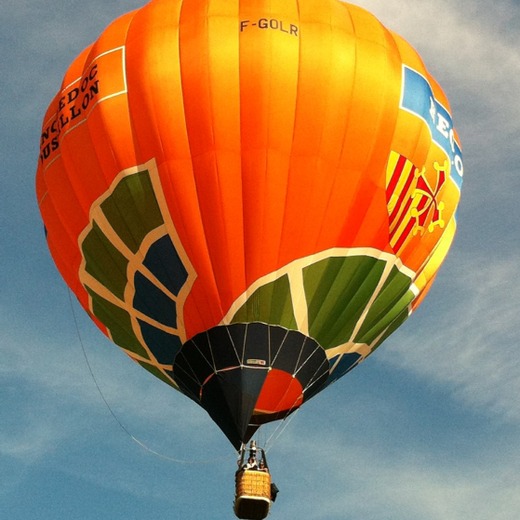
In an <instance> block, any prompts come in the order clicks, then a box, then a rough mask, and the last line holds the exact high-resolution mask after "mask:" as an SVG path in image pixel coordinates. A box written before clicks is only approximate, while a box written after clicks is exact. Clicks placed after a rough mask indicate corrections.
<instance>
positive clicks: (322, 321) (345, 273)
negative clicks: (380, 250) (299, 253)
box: [303, 256, 386, 349]
mask: <svg viewBox="0 0 520 520" xmlns="http://www.w3.org/2000/svg"><path fill="white" fill-rule="evenodd" d="M385 265H386V262H384V261H382V260H378V259H376V258H372V257H368V256H350V257H332V258H327V259H325V260H322V261H320V262H317V263H316V264H314V265H311V266H308V267H307V268H305V269H304V274H303V280H304V285H305V293H306V297H307V301H308V302H309V303H308V305H309V333H310V336H311V337H313V338H315V339H316V340H317V341H318V342H319V343H320V345H322V346H323V348H325V349H327V348H331V347H335V346H338V345H341V344H343V343H345V342H347V341H349V340H350V339H351V338H352V336H353V335H354V332H355V329H356V327H357V326H358V322H359V320H360V318H361V316H362V314H363V312H364V311H365V308H366V306H367V305H368V304H369V302H370V300H371V299H372V297H373V294H374V291H375V290H376V287H377V286H378V284H379V281H380V279H381V276H382V274H383V271H384V268H385Z"/></svg>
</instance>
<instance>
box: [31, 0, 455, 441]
mask: <svg viewBox="0 0 520 520" xmlns="http://www.w3.org/2000/svg"><path fill="white" fill-rule="evenodd" d="M462 175H463V166H462V154H461V149H460V143H459V139H458V137H457V134H456V132H455V129H454V127H453V123H452V117H451V113H450V108H449V104H448V101H447V99H446V97H445V95H444V93H443V91H442V90H441V88H440V87H439V86H438V85H437V83H436V81H435V80H434V79H433V78H432V77H431V75H430V74H429V73H428V71H427V70H426V69H425V66H424V65H423V63H422V61H421V59H420V57H419V56H418V55H417V53H416V52H415V51H414V50H413V49H412V48H411V47H410V46H409V45H408V44H407V43H406V42H405V41H404V40H403V39H401V38H400V37H399V36H397V35H396V34H394V33H393V32H391V31H389V30H387V29H386V28H385V27H383V25H381V23H380V22H379V21H378V20H377V19H376V18H375V17H373V16H372V15H371V14H369V13H368V12H366V11H364V10H362V9H361V8H359V7H356V6H353V5H349V4H345V3H342V2H339V1H337V0H319V1H317V0H299V1H296V0H272V1H269V2H266V1H253V0H250V1H246V0H240V1H239V0H204V1H203V0H184V1H182V0H152V1H151V2H150V3H148V4H147V5H145V6H144V7H143V8H141V9H139V10H136V11H134V12H131V13H128V14H126V15H124V16H122V17H121V18H119V19H118V20H116V21H115V22H113V23H112V24H111V25H110V26H109V27H108V28H107V29H106V30H105V31H104V32H103V33H102V35H101V36H100V38H99V39H98V40H97V41H96V42H95V43H93V44H92V45H91V46H90V47H88V48H87V49H85V50H84V51H83V52H82V53H81V54H80V55H79V56H78V57H77V58H76V59H75V61H74V62H73V63H72V65H71V66H70V68H69V70H68V71H67V72H66V74H65V77H64V79H63V83H62V86H61V88H60V90H59V92H58V93H57V95H56V97H55V98H54V99H53V101H52V103H51V105H50V107H49V109H48V111H47V113H46V116H45V118H44V122H43V128H42V136H41V148H40V157H39V163H38V171H37V177H36V185H37V197H38V203H39V206H40V210H41V214H42V217H43V220H44V223H45V227H46V232H47V240H48V244H49V248H50V251H51V254H52V256H53V259H54V261H55V263H56V265H57V267H58V269H59V271H60V272H61V274H62V276H63V277H64V279H65V280H66V282H67V284H68V285H69V286H70V287H71V289H72V290H73V291H74V293H75V294H76V296H77V297H78V299H79V301H80V302H81V304H82V306H83V307H84V308H85V310H86V311H87V312H88V313H89V314H90V315H91V316H92V318H93V319H94V320H95V322H96V324H97V325H98V326H99V328H100V329H101V330H102V331H103V332H104V333H105V334H106V335H107V336H108V337H109V338H110V339H111V340H112V341H113V342H114V343H116V344H117V345H118V346H119V347H121V348H122V349H124V351H125V352H126V353H127V354H128V355H129V356H130V357H131V358H132V359H134V360H135V361H136V362H137V363H139V364H140V365H142V366H143V367H144V368H146V369H147V370H149V371H150V372H151V373H153V374H154V375H155V376H157V377H159V378H160V379H162V380H164V381H165V382H167V383H169V384H170V385H172V386H173V387H175V388H176V389H178V390H180V391H182V392H183V393H185V394H186V395H187V396H189V397H190V398H191V399H193V400H194V401H195V402H197V403H198V404H200V405H201V406H203V407H204V408H205V409H206V410H207V411H208V413H209V414H210V415H211V417H212V418H213V419H214V421H215V422H216V423H217V424H218V425H219V426H220V428H221V429H222V430H223V432H224V433H225V434H226V435H227V437H228V438H229V440H230V441H231V442H232V443H233V444H234V445H235V446H239V445H240V443H241V442H246V441H247V440H248V439H249V438H250V437H251V435H252V434H253V433H254V431H255V430H256V429H257V428H258V426H259V425H261V424H263V423H265V422H268V421H272V420H275V419H279V418H283V417H285V416H286V415H287V414H288V413H291V412H292V411H294V410H295V409H297V408H298V407H299V406H300V405H301V404H302V403H303V402H305V401H306V400H308V399H309V398H310V397H312V396H313V395H314V394H316V393H317V392H318V391H320V390H322V389H323V388H325V387H326V386H327V385H328V384H330V383H331V382H332V381H334V380H336V379H338V378H339V377H341V376H342V375H344V374H345V373H347V372H348V371H349V370H351V369H352V368H353V367H355V366H356V365H357V364H359V363H360V362H361V361H362V360H363V359H365V358H366V357H367V356H368V355H370V354H371V353H372V352H373V351H374V350H375V349H376V348H377V347H378V346H379V345H380V344H381V343H382V342H383V341H384V340H385V339H386V338H387V337H388V336H389V335H390V334H391V333H392V332H393V331H394V330H395V329H396V328H397V327H399V325H401V324H402V323H403V322H404V321H405V320H406V318H407V317H408V316H409V315H410V314H411V313H412V312H413V310H414V309H415V308H416V307H417V306H418V304H419V303H420V302H421V301H422V298H423V297H424V295H425V294H426V292H427V291H428V289H429V288H430V286H431V283H432V281H433V279H434V277H435V274H436V272H437V270H438V268H439V267H440V265H441V263H442V261H443V260H444V258H445V256H446V254H447V252H448V249H449V247H450V245H451V243H452V240H453V237H454V234H455V229H456V207H457V204H458V200H459V197H460V188H461V184H462Z"/></svg>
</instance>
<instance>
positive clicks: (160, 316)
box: [133, 272, 177, 327]
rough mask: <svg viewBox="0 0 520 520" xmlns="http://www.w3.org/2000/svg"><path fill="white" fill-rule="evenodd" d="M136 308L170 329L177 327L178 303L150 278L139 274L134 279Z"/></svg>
mask: <svg viewBox="0 0 520 520" xmlns="http://www.w3.org/2000/svg"><path fill="white" fill-rule="evenodd" d="M134 286H135V296H134V302H133V305H134V308H135V309H136V310H138V311H140V312H142V313H143V314H146V316H149V317H150V318H152V319H153V320H155V321H158V322H159V323H161V324H163V325H166V326H168V327H177V308H176V302H175V301H174V300H172V299H171V298H170V297H169V296H168V295H166V294H164V293H163V292H162V291H161V289H159V287H157V286H156V285H154V284H153V283H152V282H151V281H150V280H148V278H145V277H144V276H143V275H142V274H141V273H139V272H137V273H136V274H135V278H134Z"/></svg>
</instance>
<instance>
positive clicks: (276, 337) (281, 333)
mask: <svg viewBox="0 0 520 520" xmlns="http://www.w3.org/2000/svg"><path fill="white" fill-rule="evenodd" d="M288 334H289V331H288V330H287V329H284V328H282V327H269V356H270V360H269V361H270V363H272V362H273V360H274V359H275V358H276V356H277V354H278V352H279V350H280V349H281V348H282V345H283V342H284V341H285V339H286V337H287V335H288Z"/></svg>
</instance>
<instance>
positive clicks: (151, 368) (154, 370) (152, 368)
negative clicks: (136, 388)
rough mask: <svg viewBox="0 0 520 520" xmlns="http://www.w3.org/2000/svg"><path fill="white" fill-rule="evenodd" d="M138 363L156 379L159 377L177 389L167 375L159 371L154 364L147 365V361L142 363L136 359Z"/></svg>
mask: <svg viewBox="0 0 520 520" xmlns="http://www.w3.org/2000/svg"><path fill="white" fill-rule="evenodd" d="M138 363H139V364H140V365H141V366H142V367H143V368H144V369H146V370H148V372H150V374H152V375H154V376H155V377H156V378H157V379H160V380H161V381H163V382H164V383H166V384H167V385H170V386H171V387H173V388H175V389H176V390H177V386H175V385H174V383H173V382H172V380H171V379H170V378H169V377H168V376H166V375H165V374H164V373H163V372H161V371H160V370H159V369H158V368H157V367H156V366H153V365H149V364H148V363H143V362H141V361H138Z"/></svg>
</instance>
